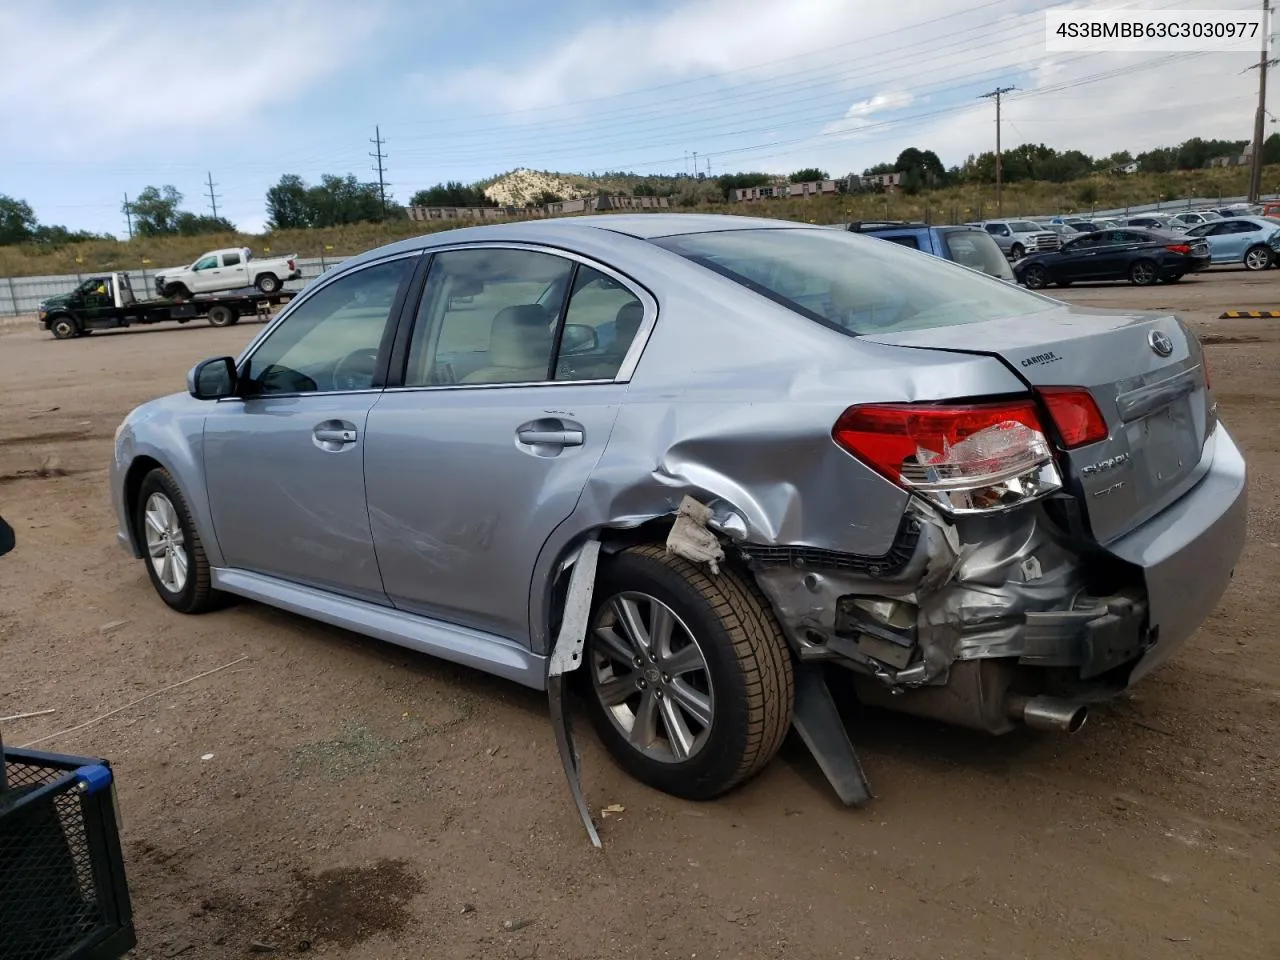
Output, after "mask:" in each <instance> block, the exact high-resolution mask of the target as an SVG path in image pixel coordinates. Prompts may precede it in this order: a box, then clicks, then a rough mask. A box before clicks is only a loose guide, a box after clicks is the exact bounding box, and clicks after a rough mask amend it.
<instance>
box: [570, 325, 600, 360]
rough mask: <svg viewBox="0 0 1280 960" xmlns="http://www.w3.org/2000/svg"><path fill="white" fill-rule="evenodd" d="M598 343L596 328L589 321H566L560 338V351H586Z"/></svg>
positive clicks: (592, 348)
mask: <svg viewBox="0 0 1280 960" xmlns="http://www.w3.org/2000/svg"><path fill="white" fill-rule="evenodd" d="M599 345H600V340H599V338H598V337H597V336H596V328H595V327H593V326H591V325H590V324H589V323H566V324H565V325H564V334H563V335H562V336H561V338H560V352H561V353H566V354H567V353H587V352H589V351H591V350H594V349H595V348H596V347H597V346H599Z"/></svg>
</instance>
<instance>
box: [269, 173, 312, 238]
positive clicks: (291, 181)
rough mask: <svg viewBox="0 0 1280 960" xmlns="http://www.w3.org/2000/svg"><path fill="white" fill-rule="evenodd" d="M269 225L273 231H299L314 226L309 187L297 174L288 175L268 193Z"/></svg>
mask: <svg viewBox="0 0 1280 960" xmlns="http://www.w3.org/2000/svg"><path fill="white" fill-rule="evenodd" d="M267 225H268V226H269V227H270V228H271V229H272V230H298V229H301V228H303V227H309V226H311V225H312V223H311V208H310V206H309V205H308V202H307V185H306V184H305V183H304V182H303V180H302V178H301V177H300V176H298V175H297V174H296V173H286V174H285V175H284V176H282V177H281V178H280V182H279V183H277V184H276V185H275V186H274V187H272V188H271V189H270V190H268V191H267Z"/></svg>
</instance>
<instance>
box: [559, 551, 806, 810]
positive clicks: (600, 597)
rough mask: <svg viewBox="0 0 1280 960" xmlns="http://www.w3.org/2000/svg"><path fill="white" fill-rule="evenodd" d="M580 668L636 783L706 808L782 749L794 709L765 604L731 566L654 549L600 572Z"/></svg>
mask: <svg viewBox="0 0 1280 960" xmlns="http://www.w3.org/2000/svg"><path fill="white" fill-rule="evenodd" d="M585 652H586V658H585V664H584V669H585V671H586V674H587V676H586V677H585V680H586V687H587V689H586V701H587V709H588V712H589V714H590V717H591V721H592V723H593V725H594V726H595V729H596V732H597V734H598V735H599V736H600V739H601V740H602V741H603V742H604V745H605V747H606V748H607V749H608V750H609V752H610V753H611V754H612V755H613V757H614V759H615V760H616V761H617V762H618V763H619V765H620V766H622V767H623V768H624V769H625V770H627V771H628V772H629V773H630V774H631V775H632V776H634V777H636V779H638V780H640V781H642V782H643V783H646V784H648V785H649V786H651V787H653V788H655V789H657V790H661V791H663V792H664V793H669V794H672V795H674V796H677V797H683V798H685V799H688V800H709V799H711V798H713V797H716V796H718V795H720V794H723V793H725V792H726V791H728V790H731V789H732V788H734V787H735V786H738V785H739V784H741V783H743V782H745V781H746V780H749V779H750V778H752V777H753V776H755V775H756V774H757V773H759V771H760V770H761V769H763V767H764V766H765V765H766V764H767V763H768V762H769V761H770V760H771V759H772V758H773V756H774V755H775V754H776V753H777V752H778V748H779V747H780V746H781V745H782V741H783V738H784V737H785V736H786V734H787V730H788V728H789V727H790V724H791V714H792V709H793V705H794V701H795V685H794V680H793V676H792V666H791V656H790V653H789V651H788V649H787V644H786V640H785V639H784V637H783V634H782V629H781V627H779V625H778V622H777V619H776V618H775V617H774V614H773V611H772V609H771V608H770V607H769V604H768V601H767V600H765V598H764V597H763V596H762V595H761V593H760V591H759V589H758V588H757V587H756V586H755V584H754V583H752V582H750V581H749V580H747V579H746V578H745V577H743V576H741V575H739V574H738V573H737V572H735V571H733V570H730V569H723V568H722V570H721V572H720V573H719V574H718V575H711V574H709V573H708V572H707V571H705V570H704V569H703V568H702V567H699V566H696V565H694V564H692V563H690V562H689V561H687V560H685V559H683V558H681V557H677V556H674V555H671V554H669V553H667V552H666V549H665V548H664V547H663V546H661V545H656V544H651V545H646V546H639V547H632V548H631V549H629V550H625V551H623V552H622V553H619V554H618V555H616V556H615V557H613V558H612V559H611V560H610V562H609V563H608V565H607V566H604V567H602V569H601V572H600V575H599V579H598V582H597V584H596V589H595V601H594V603H593V606H592V614H591V629H590V630H589V631H588V636H587V643H586V651H585Z"/></svg>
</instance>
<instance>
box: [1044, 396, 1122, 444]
mask: <svg viewBox="0 0 1280 960" xmlns="http://www.w3.org/2000/svg"><path fill="white" fill-rule="evenodd" d="M1038 392H1039V394H1040V397H1041V399H1043V400H1044V405H1045V407H1046V408H1047V409H1048V411H1049V416H1051V417H1052V418H1053V424H1054V426H1056V427H1057V428H1058V435H1059V436H1060V437H1061V439H1062V448H1063V449H1064V450H1071V449H1073V448H1075V447H1083V446H1084V445H1085V444H1088V443H1097V442H1098V441H1099V440H1105V439H1107V436H1108V435H1109V433H1110V431H1109V430H1107V422H1106V421H1105V420H1103V419H1102V411H1101V410H1099V409H1098V404H1097V403H1096V402H1095V401H1094V399H1093V394H1091V393H1090V392H1089V391H1088V390H1085V389H1083V388H1081V387H1041V388H1040V389H1039V391H1038Z"/></svg>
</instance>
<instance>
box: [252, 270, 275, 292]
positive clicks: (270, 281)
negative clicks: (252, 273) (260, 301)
mask: <svg viewBox="0 0 1280 960" xmlns="http://www.w3.org/2000/svg"><path fill="white" fill-rule="evenodd" d="M254 286H256V287H257V288H258V289H259V290H261V291H262V292H263V293H275V292H276V291H277V290H279V289H280V279H279V278H278V277H277V276H276V275H275V274H272V273H264V274H263V275H262V276H260V277H258V279H257V281H256V282H255V283H254Z"/></svg>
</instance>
